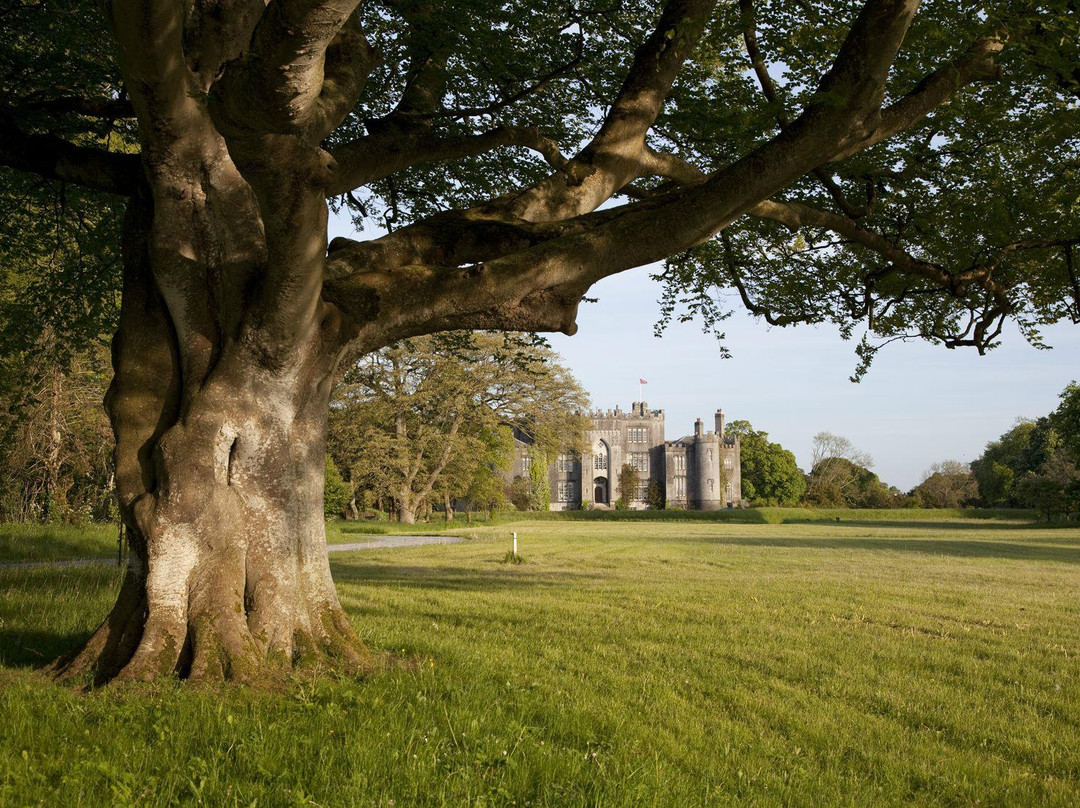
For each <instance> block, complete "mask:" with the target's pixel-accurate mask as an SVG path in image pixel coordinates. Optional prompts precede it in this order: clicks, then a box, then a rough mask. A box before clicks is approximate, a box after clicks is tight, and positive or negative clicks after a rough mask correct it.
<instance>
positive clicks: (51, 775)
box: [0, 520, 1080, 806]
mask: <svg viewBox="0 0 1080 808" xmlns="http://www.w3.org/2000/svg"><path fill="white" fill-rule="evenodd" d="M510 530H514V531H516V532H517V533H518V540H519V551H520V552H521V554H522V555H523V556H524V557H525V558H526V559H527V562H526V563H524V564H520V565H513V564H503V563H501V562H502V561H503V559H504V557H505V554H506V552H507V551H508V550H509V544H508V541H509V531H510ZM465 533H466V534H467V535H470V536H471V537H472V539H471V540H470V541H469V542H467V543H464V544H458V545H433V546H425V547H417V548H398V549H394V550H382V551H368V552H362V553H349V554H343V555H335V556H332V557H331V563H332V566H333V568H334V574H335V579H336V580H337V582H338V588H339V591H340V593H341V597H342V601H343V603H344V605H345V608H346V610H347V611H348V612H349V614H350V615H351V616H352V618H353V620H354V622H355V624H356V626H357V628H358V629H359V631H360V632H361V633H362V635H363V636H364V637H365V639H366V640H367V641H368V643H369V644H371V645H372V646H374V647H377V648H379V649H384V650H391V651H393V652H394V653H395V654H397V655H399V656H402V657H406V658H409V659H412V660H414V661H416V662H417V663H418V664H417V665H416V666H415V669H412V670H395V671H390V672H384V673H379V674H376V675H374V676H372V677H371V678H369V679H367V680H363V681H342V680H336V679H333V678H330V677H327V678H324V679H322V680H319V681H317V682H316V683H314V684H310V683H309V684H305V685H297V687H296V688H295V689H294V690H291V691H289V692H286V693H260V692H252V691H245V690H241V689H236V688H225V689H223V690H220V691H207V690H198V689H192V688H189V687H187V686H185V685H180V684H171V685H170V684H167V685H164V686H162V685H158V686H155V687H154V688H152V689H145V690H144V689H105V690H103V691H101V692H97V693H93V694H90V695H81V694H77V693H74V692H72V691H69V690H67V689H64V688H61V687H58V686H56V685H53V684H50V683H48V682H47V681H45V680H44V679H43V678H42V677H41V675H40V674H39V673H37V672H36V670H35V669H36V668H38V667H40V666H41V665H42V664H44V662H45V661H46V660H47V659H48V658H50V657H51V656H53V655H55V654H56V653H59V652H61V651H62V650H64V649H65V648H68V647H71V646H72V645H73V644H75V643H77V642H78V641H79V640H80V639H81V638H83V637H85V636H86V633H87V632H88V631H89V630H90V628H92V626H93V624H94V623H95V622H96V621H98V620H99V619H100V618H101V617H102V616H103V615H104V614H105V612H106V611H107V609H108V606H109V604H110V601H111V597H112V594H113V592H114V587H115V585H116V573H115V571H114V570H113V569H112V568H110V567H107V566H105V567H95V568H81V569H73V570H56V569H48V568H46V569H42V568H37V569H33V570H19V571H15V570H0V620H2V621H3V622H2V623H0V715H3V716H4V717H5V720H4V721H3V722H0V805H28V804H47V805H58V804H63V805H69V804H70V805H79V804H82V805H127V804H139V805H166V804H176V803H183V804H189V803H192V804H197V803H198V802H199V801H200V800H201V801H202V804H205V805H250V804H252V803H253V802H255V803H257V804H260V805H283V806H284V805H327V806H329V805H389V804H390V801H391V800H393V801H394V804H395V805H397V806H404V805H476V804H499V805H509V804H517V805H527V804H535V805H553V806H566V805H575V806H576V805H603V806H622V805H671V806H685V805H706V804H707V805H728V804H735V803H738V804H740V805H778V806H779V805H800V806H801V805H866V806H881V805H910V804H925V805H975V804H979V805H1002V806H1006V805H1007V806H1013V805H1046V804H1050V805H1063V806H1064V805H1075V804H1076V794H1077V793H1078V792H1080V670H1078V666H1077V662H1076V655H1077V654H1078V653H1080V639H1078V638H1080V632H1078V628H1080V614H1078V612H1080V601H1078V599H1077V590H1078V584H1080V530H1077V529H1075V528H1073V529H1055V530H1047V529H1041V528H1033V527H1028V526H1025V525H1023V524H1016V523H1006V522H986V521H979V522H962V521H950V520H942V521H940V522H938V523H929V524H919V523H909V524H902V523H892V522H885V523H880V524H845V523H840V524H836V523H819V524H807V525H793V524H782V525H752V524H737V525H736V524H713V523H654V522H649V523H637V522H631V523H608V522H588V523H573V522H531V523H530V522H520V523H515V524H513V525H496V526H492V527H474V528H472V529H467V530H466V531H465Z"/></svg>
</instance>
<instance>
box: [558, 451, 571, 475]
mask: <svg viewBox="0 0 1080 808" xmlns="http://www.w3.org/2000/svg"><path fill="white" fill-rule="evenodd" d="M556 468H557V469H558V470H559V471H573V470H574V456H573V455H570V454H561V455H559V459H558V460H557V461H556Z"/></svg>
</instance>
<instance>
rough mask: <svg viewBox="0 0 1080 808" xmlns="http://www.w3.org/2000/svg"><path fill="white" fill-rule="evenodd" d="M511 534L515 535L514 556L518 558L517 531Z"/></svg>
mask: <svg viewBox="0 0 1080 808" xmlns="http://www.w3.org/2000/svg"><path fill="white" fill-rule="evenodd" d="M510 535H511V536H513V537H514V558H517V533H511V534H510Z"/></svg>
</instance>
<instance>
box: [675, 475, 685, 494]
mask: <svg viewBox="0 0 1080 808" xmlns="http://www.w3.org/2000/svg"><path fill="white" fill-rule="evenodd" d="M675 496H676V497H685V496H686V478H685V477H676V478H675Z"/></svg>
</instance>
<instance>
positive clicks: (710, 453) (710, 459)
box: [709, 449, 712, 463]
mask: <svg viewBox="0 0 1080 808" xmlns="http://www.w3.org/2000/svg"><path fill="white" fill-rule="evenodd" d="M709 462H710V463H712V449H709Z"/></svg>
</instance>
